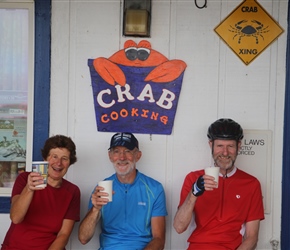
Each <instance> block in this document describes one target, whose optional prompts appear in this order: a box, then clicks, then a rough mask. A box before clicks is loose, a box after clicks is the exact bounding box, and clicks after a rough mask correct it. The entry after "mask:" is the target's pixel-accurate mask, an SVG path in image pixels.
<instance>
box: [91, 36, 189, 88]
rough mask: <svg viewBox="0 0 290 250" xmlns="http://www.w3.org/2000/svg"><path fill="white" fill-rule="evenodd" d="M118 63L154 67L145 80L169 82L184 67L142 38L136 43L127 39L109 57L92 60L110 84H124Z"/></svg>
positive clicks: (178, 61)
mask: <svg viewBox="0 0 290 250" xmlns="http://www.w3.org/2000/svg"><path fill="white" fill-rule="evenodd" d="M118 64H119V65H124V66H129V67H155V68H154V69H153V70H152V71H151V72H150V73H149V74H148V75H147V76H146V78H145V81H146V82H148V81H152V82H158V83H160V82H163V83H164V82H171V81H173V80H175V79H177V78H178V77H179V76H180V75H181V74H182V72H183V71H184V70H185V68H186V66H187V65H186V63H185V62H183V61H182V60H177V59H175V60H168V59H167V58H166V57H165V56H164V55H162V54H161V53H159V52H158V51H156V50H153V49H151V44H150V42H148V41H146V40H142V41H140V42H139V43H138V45H137V44H136V43H135V42H134V41H132V40H128V41H126V42H125V43H124V49H122V50H119V51H118V52H116V53H115V54H113V55H112V56H111V57H109V58H108V59H107V58H104V57H99V58H96V59H95V60H94V62H93V65H94V68H95V70H96V71H97V72H98V74H99V75H100V76H101V77H102V78H103V79H104V80H105V81H106V82H107V83H108V84H110V85H115V84H119V85H121V86H125V84H126V77H125V74H124V73H123V71H122V70H121V69H120V67H119V66H118Z"/></svg>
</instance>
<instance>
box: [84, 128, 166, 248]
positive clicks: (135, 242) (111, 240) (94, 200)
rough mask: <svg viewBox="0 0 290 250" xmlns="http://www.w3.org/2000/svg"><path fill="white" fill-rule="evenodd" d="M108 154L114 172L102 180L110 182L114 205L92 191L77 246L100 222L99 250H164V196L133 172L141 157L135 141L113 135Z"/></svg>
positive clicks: (99, 189) (99, 190)
mask: <svg viewBox="0 0 290 250" xmlns="http://www.w3.org/2000/svg"><path fill="white" fill-rule="evenodd" d="M108 154H109V158H110V160H111V162H112V164H113V166H114V168H115V171H116V173H115V174H113V175H112V176H110V177H108V178H106V179H105V180H113V190H114V195H113V201H112V202H109V200H108V199H107V198H101V196H102V197H103V196H107V195H108V194H107V193H105V192H103V190H104V188H102V187H100V186H97V187H95V189H94V191H93V193H92V195H91V199H90V202H89V211H88V213H87V215H86V216H85V218H84V219H83V221H82V222H81V224H80V227H79V240H80V242H81V243H82V244H86V243H88V242H89V241H90V239H91V238H92V237H93V235H94V233H95V228H96V225H97V223H98V222H99V221H100V220H101V221H102V223H101V229H102V232H101V234H100V248H99V249H100V250H111V249H113V250H116V249H117V250H141V249H142V250H143V249H150V250H155V249H156V250H159V249H164V245H165V216H166V215H167V211H166V202H165V193H164V189H163V187H162V185H161V183H159V182H158V181H156V180H154V179H152V178H150V177H148V176H146V175H144V174H142V173H140V172H139V171H138V170H137V169H136V163H137V162H138V161H139V159H140V158H141V156H142V152H141V151H140V150H139V145H138V140H137V139H136V137H135V136H134V135H133V134H131V133H116V134H115V135H113V137H112V138H111V143H110V148H109V153H108Z"/></svg>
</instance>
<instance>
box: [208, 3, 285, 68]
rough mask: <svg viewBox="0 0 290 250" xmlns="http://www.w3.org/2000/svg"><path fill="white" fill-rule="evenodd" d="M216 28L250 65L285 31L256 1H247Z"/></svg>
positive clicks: (237, 53)
mask: <svg viewBox="0 0 290 250" xmlns="http://www.w3.org/2000/svg"><path fill="white" fill-rule="evenodd" d="M214 31H215V32H216V33H217V34H218V35H219V36H220V37H221V38H222V39H223V40H224V42H225V43H226V44H227V45H228V46H229V47H230V48H231V49H232V50H233V51H234V52H235V54H236V55H237V56H238V57H239V58H240V59H241V60H242V61H243V62H244V63H245V64H246V65H248V64H249V63H250V62H252V61H253V60H254V59H255V58H256V57H257V56H258V55H260V54H261V53H262V52H263V51H264V50H265V49H266V48H267V47H268V46H269V45H270V44H271V43H272V42H273V41H274V40H275V39H277V38H278V36H280V35H281V34H282V33H283V32H284V30H283V29H282V28H281V27H280V25H279V24H278V23H277V22H276V21H275V20H274V19H273V18H272V17H271V16H270V15H269V14H268V13H267V12H266V10H265V9H263V7H262V6H261V5H260V4H259V3H258V2H257V1H256V0H245V1H244V2H242V3H241V4H240V5H239V6H238V7H237V8H236V9H234V10H233V11H232V12H231V13H230V14H229V15H228V16H227V17H226V18H225V19H224V20H223V21H222V22H221V23H220V24H219V25H218V26H217V27H216V28H215V29H214Z"/></svg>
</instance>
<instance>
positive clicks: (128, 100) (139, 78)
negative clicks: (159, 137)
mask: <svg viewBox="0 0 290 250" xmlns="http://www.w3.org/2000/svg"><path fill="white" fill-rule="evenodd" d="M88 66H89V68H90V74H91V80H92V90H93V97H94V106H95V117H96V122H97V129H98V131H102V132H119V131H127V132H132V133H143V134H171V132H172V128H173V124H174V118H175V114H176V110H177V104H178V99H179V95H180V91H181V87H182V80H183V75H184V71H185V69H186V66H187V65H186V63H185V62H183V61H182V60H177V59H174V60H168V59H167V58H166V57H165V56H164V55H162V54H161V53H159V52H158V51H156V50H153V49H152V48H151V44H150V42H148V41H146V40H142V41H140V42H139V44H136V43H135V42H134V41H132V40H128V41H126V42H125V43H124V49H122V50H120V51H118V52H116V53H115V54H113V55H112V56H111V57H109V58H104V57H99V58H96V59H89V60H88Z"/></svg>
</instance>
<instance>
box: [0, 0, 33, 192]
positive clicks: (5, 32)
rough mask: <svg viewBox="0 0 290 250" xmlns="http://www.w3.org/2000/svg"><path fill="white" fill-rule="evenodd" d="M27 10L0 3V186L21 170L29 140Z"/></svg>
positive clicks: (29, 104)
mask: <svg viewBox="0 0 290 250" xmlns="http://www.w3.org/2000/svg"><path fill="white" fill-rule="evenodd" d="M30 13H31V10H30V9H29V8H23V7H21V8H17V7H16V8H14V7H13V6H12V7H11V6H7V5H1V4H0V187H1V188H11V187H12V186H13V183H14V181H15V178H16V177H17V175H18V173H19V172H22V171H25V166H26V160H27V151H28V150H27V148H28V145H29V144H31V142H30V141H29V140H28V141H27V138H28V135H30V134H31V132H30V130H31V129H28V128H29V125H30V124H31V121H29V120H31V119H32V114H31V112H30V109H29V106H31V96H32V95H31V89H32V86H33V84H32V73H31V72H32V60H33V53H31V44H30V42H31V40H32V39H31V36H32V34H31V27H30V25H31V22H30V15H31V14H30ZM29 148H31V145H30V146H29ZM29 151H31V150H29ZM0 192H1V189H0Z"/></svg>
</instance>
